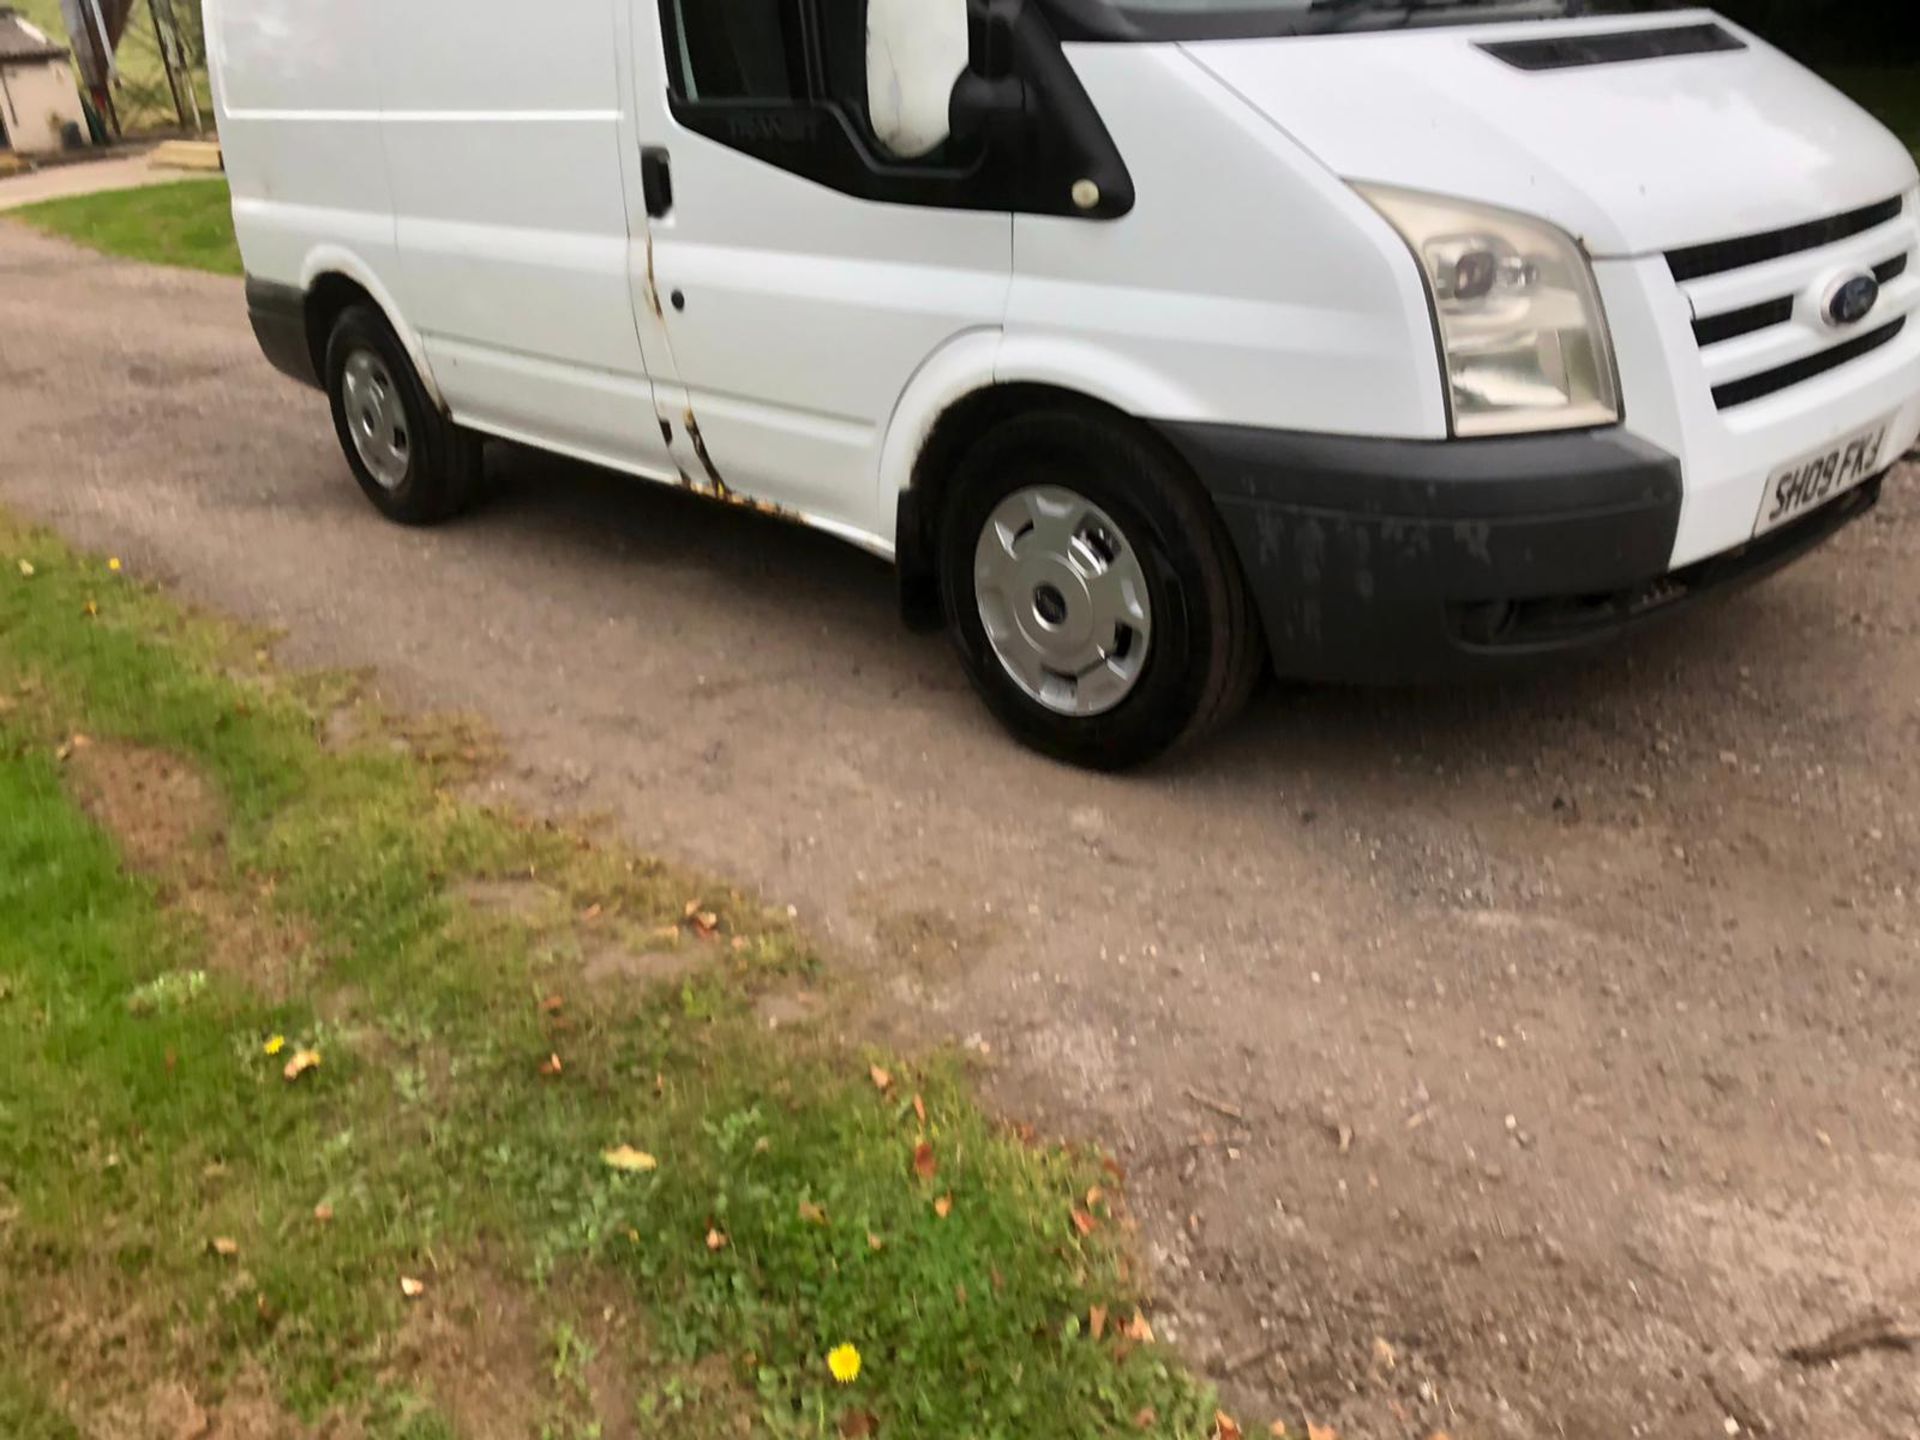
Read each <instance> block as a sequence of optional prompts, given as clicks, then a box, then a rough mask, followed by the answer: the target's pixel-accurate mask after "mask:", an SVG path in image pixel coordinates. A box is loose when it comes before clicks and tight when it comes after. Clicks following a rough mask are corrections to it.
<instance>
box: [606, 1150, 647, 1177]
mask: <svg viewBox="0 0 1920 1440" xmlns="http://www.w3.org/2000/svg"><path fill="white" fill-rule="evenodd" d="M600 1158H601V1159H602V1160H604V1161H605V1162H606V1163H607V1164H608V1165H610V1166H611V1167H613V1168H614V1169H615V1170H624V1171H626V1172H627V1173H628V1174H644V1173H645V1172H646V1171H648V1170H657V1169H659V1168H660V1162H659V1161H658V1160H656V1159H654V1158H653V1156H651V1155H649V1154H647V1152H646V1151H644V1150H636V1149H634V1148H633V1146H631V1145H616V1146H614V1147H613V1149H611V1150H602V1151H601V1152H600Z"/></svg>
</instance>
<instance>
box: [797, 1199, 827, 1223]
mask: <svg viewBox="0 0 1920 1440" xmlns="http://www.w3.org/2000/svg"><path fill="white" fill-rule="evenodd" d="M800 1218H801V1219H802V1220H804V1221H806V1222H807V1224H809V1225H824V1224H826V1223H827V1212H826V1211H824V1210H822V1209H821V1208H820V1207H819V1206H818V1205H816V1204H814V1203H813V1202H812V1201H811V1200H802V1201H801V1202H800Z"/></svg>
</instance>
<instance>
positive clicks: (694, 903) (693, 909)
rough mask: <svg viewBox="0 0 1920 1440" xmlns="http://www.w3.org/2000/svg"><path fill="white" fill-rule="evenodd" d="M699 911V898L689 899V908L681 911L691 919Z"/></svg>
mask: <svg viewBox="0 0 1920 1440" xmlns="http://www.w3.org/2000/svg"><path fill="white" fill-rule="evenodd" d="M699 913H700V902H699V901H698V900H689V901H687V908H686V909H685V910H683V911H681V914H683V915H685V916H686V918H687V919H689V920H691V919H692V918H693V917H694V916H696V915H698V914H699Z"/></svg>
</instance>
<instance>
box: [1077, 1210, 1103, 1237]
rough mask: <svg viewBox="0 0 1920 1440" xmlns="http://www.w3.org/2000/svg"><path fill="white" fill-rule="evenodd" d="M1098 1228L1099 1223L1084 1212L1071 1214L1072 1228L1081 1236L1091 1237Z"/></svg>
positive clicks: (1079, 1211) (1078, 1211)
mask: <svg viewBox="0 0 1920 1440" xmlns="http://www.w3.org/2000/svg"><path fill="white" fill-rule="evenodd" d="M1099 1226H1100V1222H1099V1221H1098V1220H1096V1219H1094V1218H1093V1216H1091V1215H1089V1214H1088V1213H1087V1212H1086V1211H1084V1210H1076V1211H1074V1212H1073V1228H1074V1229H1076V1230H1078V1231H1079V1232H1080V1233H1081V1234H1082V1235H1091V1234H1093V1232H1094V1231H1095V1230H1097V1229H1098V1228H1099Z"/></svg>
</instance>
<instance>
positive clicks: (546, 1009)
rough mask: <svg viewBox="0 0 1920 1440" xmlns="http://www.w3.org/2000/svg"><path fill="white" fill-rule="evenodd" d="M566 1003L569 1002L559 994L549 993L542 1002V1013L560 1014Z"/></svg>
mask: <svg viewBox="0 0 1920 1440" xmlns="http://www.w3.org/2000/svg"><path fill="white" fill-rule="evenodd" d="M566 1003H567V1002H566V1001H565V1000H563V999H562V998H561V997H560V996H558V995H549V996H547V998H546V999H544V1000H542V1001H541V1002H540V1013H541V1014H543V1015H558V1014H559V1013H560V1011H561V1008H562V1007H563V1006H565V1005H566Z"/></svg>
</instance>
